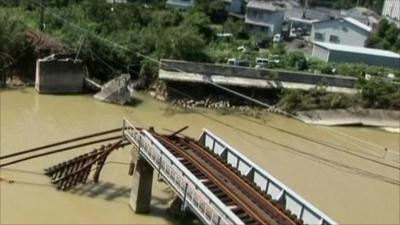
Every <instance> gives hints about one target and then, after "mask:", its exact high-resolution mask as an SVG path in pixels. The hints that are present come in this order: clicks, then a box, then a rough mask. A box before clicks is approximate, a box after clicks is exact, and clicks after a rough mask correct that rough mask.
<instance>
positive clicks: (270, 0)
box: [247, 0, 291, 11]
mask: <svg viewBox="0 0 400 225" xmlns="http://www.w3.org/2000/svg"><path fill="white" fill-rule="evenodd" d="M247 8H253V9H261V10H268V11H279V10H285V9H287V8H291V5H290V3H288V2H286V1H282V0H250V1H249V3H247Z"/></svg>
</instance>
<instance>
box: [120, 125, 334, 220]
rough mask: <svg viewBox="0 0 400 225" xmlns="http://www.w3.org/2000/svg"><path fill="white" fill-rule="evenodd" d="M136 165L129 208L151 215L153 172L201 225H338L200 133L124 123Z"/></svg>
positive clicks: (208, 134)
mask: <svg viewBox="0 0 400 225" xmlns="http://www.w3.org/2000/svg"><path fill="white" fill-rule="evenodd" d="M122 130H123V138H124V139H126V140H128V141H129V142H130V144H131V146H132V150H131V154H132V163H133V164H134V165H135V169H134V171H132V174H133V186H132V192H131V200H130V205H131V207H132V209H133V210H134V211H136V212H138V213H143V212H146V211H148V210H149V207H150V200H151V186H152V178H153V171H154V170H156V171H157V172H158V173H159V175H160V176H161V177H162V179H163V180H164V181H165V182H166V183H167V184H168V185H169V186H170V187H171V188H172V189H173V190H174V192H175V193H176V195H177V196H178V197H179V198H180V199H181V200H182V210H187V209H190V210H191V211H192V212H193V213H194V214H196V215H197V217H198V218H199V219H200V220H201V221H202V222H203V223H204V224H224V225H228V224H235V225H236V224H246V225H247V224H265V225H267V224H268V225H270V224H271V225H273V224H276V225H281V224H282V225H283V224H293V225H295V224H313V225H314V224H320V225H330V224H337V223H336V222H335V221H334V220H332V219H331V218H329V217H328V216H327V215H325V214H324V213H323V212H321V211H320V210H318V209H317V208H316V207H314V206H313V205H312V204H311V203H309V202H307V201H306V200H304V199H303V198H302V197H301V196H299V195H298V194H296V193H295V192H294V191H292V190H291V189H290V188H289V187H287V186H285V185H284V184H283V183H281V182H280V181H279V180H278V179H277V178H275V177H273V176H272V175H271V174H269V173H268V172H267V171H265V170H263V169H262V168H261V167H259V166H257V165H256V164H255V163H254V162H252V161H251V160H249V159H248V158H247V157H245V156H244V155H242V154H241V153H240V152H239V151H238V150H236V149H234V148H233V147H231V146H229V145H228V144H227V143H225V142H224V141H223V140H222V139H220V138H219V137H217V136H216V135H214V134H213V133H211V132H210V131H208V130H206V129H204V130H203V132H202V134H201V135H200V137H199V139H198V140H195V139H192V138H189V137H186V136H183V135H179V134H178V133H179V132H177V133H175V134H173V135H161V134H158V133H156V132H155V131H154V130H153V129H149V130H145V129H136V127H135V126H134V125H133V124H131V123H130V122H129V121H127V120H124V122H123V129H122Z"/></svg>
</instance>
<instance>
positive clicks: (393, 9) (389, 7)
mask: <svg viewBox="0 0 400 225" xmlns="http://www.w3.org/2000/svg"><path fill="white" fill-rule="evenodd" d="M382 16H386V17H389V18H391V19H393V20H397V21H400V1H399V0H385V2H384V4H383V9H382Z"/></svg>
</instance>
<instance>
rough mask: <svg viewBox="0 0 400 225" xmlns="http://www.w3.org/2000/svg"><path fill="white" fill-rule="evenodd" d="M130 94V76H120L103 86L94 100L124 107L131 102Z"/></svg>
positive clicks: (131, 90)
mask: <svg viewBox="0 0 400 225" xmlns="http://www.w3.org/2000/svg"><path fill="white" fill-rule="evenodd" d="M132 94H133V89H132V88H131V87H130V76H129V74H122V75H121V76H119V77H117V78H114V79H112V80H111V81H109V82H107V83H106V84H105V85H103V87H102V88H101V91H100V92H99V93H97V94H96V95H95V96H94V98H95V99H97V100H100V101H103V102H108V103H114V104H119V105H125V104H127V103H129V102H130V101H131V100H132Z"/></svg>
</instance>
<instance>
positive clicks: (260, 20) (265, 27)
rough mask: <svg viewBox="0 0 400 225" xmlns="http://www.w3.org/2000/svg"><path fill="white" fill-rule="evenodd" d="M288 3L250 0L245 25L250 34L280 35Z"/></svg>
mask: <svg viewBox="0 0 400 225" xmlns="http://www.w3.org/2000/svg"><path fill="white" fill-rule="evenodd" d="M287 9H288V3H287V2H285V1H273V0H271V1H262V0H250V1H249V2H248V3H247V6H246V18H245V23H246V25H247V27H248V28H249V30H250V31H252V32H266V33H272V34H276V33H280V32H281V30H282V24H283V21H284V15H285V10H287Z"/></svg>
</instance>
